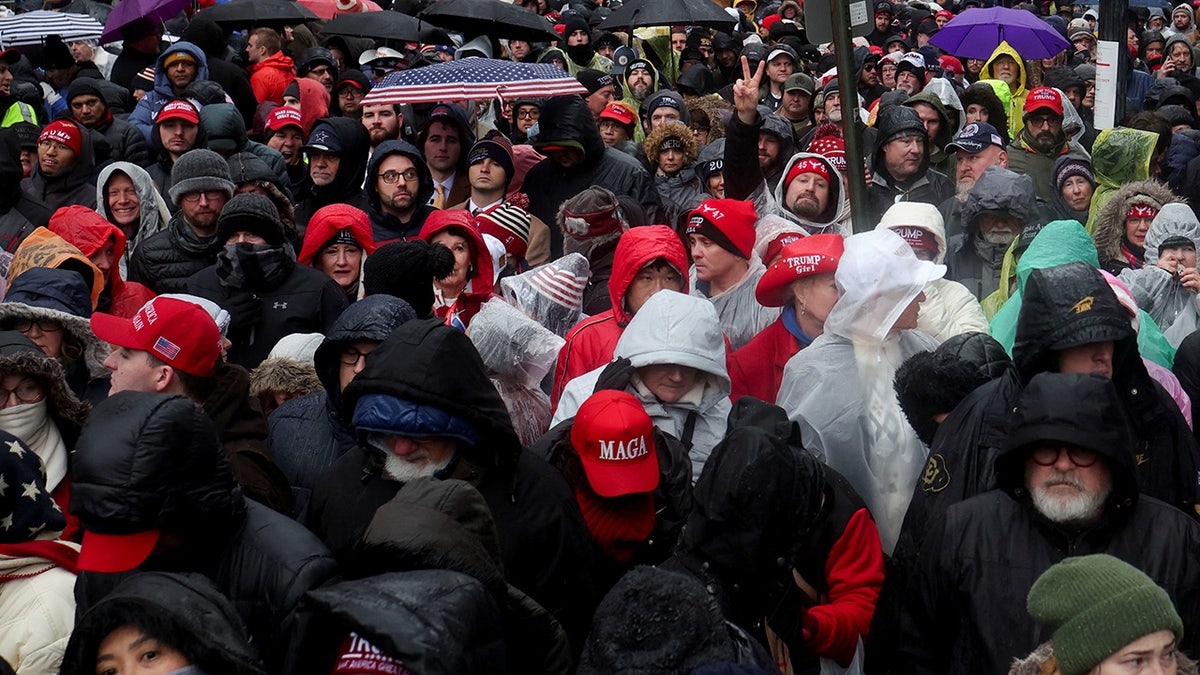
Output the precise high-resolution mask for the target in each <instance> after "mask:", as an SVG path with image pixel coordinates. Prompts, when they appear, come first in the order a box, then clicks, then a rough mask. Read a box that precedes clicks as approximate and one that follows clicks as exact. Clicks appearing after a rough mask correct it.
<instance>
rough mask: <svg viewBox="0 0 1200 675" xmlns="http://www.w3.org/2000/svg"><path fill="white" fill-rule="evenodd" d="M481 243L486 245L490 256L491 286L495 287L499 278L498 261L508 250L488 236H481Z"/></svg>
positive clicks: (502, 243)
mask: <svg viewBox="0 0 1200 675" xmlns="http://www.w3.org/2000/svg"><path fill="white" fill-rule="evenodd" d="M483 243H485V244H487V248H488V255H490V256H492V285H493V286H495V285H496V281H497V280H498V279H499V278H500V259H501V258H503V257H504V256H505V255H506V254H507V253H508V249H506V248H504V242H502V241H500V240H499V239H497V238H495V237H493V236H492V235H490V234H485V235H483Z"/></svg>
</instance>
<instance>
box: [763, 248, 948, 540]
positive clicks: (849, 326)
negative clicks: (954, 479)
mask: <svg viewBox="0 0 1200 675" xmlns="http://www.w3.org/2000/svg"><path fill="white" fill-rule="evenodd" d="M945 273H946V268H945V266H943V265H937V264H934V263H931V262H925V261H920V260H917V258H916V256H914V255H913V253H912V249H911V248H909V246H908V244H907V243H905V241H904V240H903V239H902V238H900V236H898V235H897V234H895V233H894V232H892V231H890V230H876V231H874V232H867V233H864V234H856V235H854V236H852V237H850V238H849V239H847V240H846V251H845V253H844V254H843V255H842V259H841V262H840V263H839V264H838V269H837V273H836V274H835V279H836V281H837V285H838V289H839V290H840V291H841V299H839V300H838V302H837V304H836V305H834V307H833V310H832V311H830V313H829V318H827V319H826V320H825V332H824V333H823V334H822V335H821V336H820V337H818V338H817V339H816V340H814V341H813V343H812V344H811V345H809V346H808V347H807V348H805V349H802V350H800V351H799V352H798V353H797V354H796V355H795V356H793V357H792V358H791V360H790V361H788V364H787V366H786V367H785V368H784V371H783V382H782V384H781V386H780V389H779V399H778V403H779V406H780V407H782V408H783V409H784V410H785V411H787V413H788V416H789V417H791V418H792V419H793V420H796V421H797V422H799V424H800V427H801V432H802V434H803V438H804V444H805V447H807V448H808V449H809V450H811V451H812V452H813V453H815V454H816V455H817V456H818V457H819V458H821V459H822V460H823V461H824V462H825V463H826V464H828V465H829V466H831V467H833V468H834V469H836V470H837V471H839V472H840V473H841V474H842V475H844V476H845V477H846V479H847V480H849V481H850V484H851V485H853V486H854V489H855V490H857V491H858V493H859V495H860V496H862V498H863V500H864V501H865V502H866V503H867V507H868V508H869V509H870V511H871V515H873V516H874V517H875V521H876V523H877V524H878V525H879V534H880V537H881V539H882V543H883V549H884V552H886V553H888V554H889V555H890V554H891V552H892V549H893V547H894V546H895V545H896V538H897V537H898V536H899V534H900V525H901V523H903V521H904V512H905V511H906V510H908V503H909V501H910V500H911V499H912V493H913V488H914V486H915V485H916V482H917V476H918V475H919V473H920V471H921V467H922V466H923V465H924V463H925V455H926V452H927V450H926V448H925V446H924V444H922V443H921V441H920V439H918V438H917V434H916V432H915V431H913V429H912V427H911V426H909V424H908V421H907V420H906V419H905V417H904V413H903V412H901V410H900V405H899V403H897V402H896V393H895V390H894V389H893V387H892V382H893V380H894V379H895V375H896V369H897V368H899V367H900V364H902V363H904V361H905V360H906V359H908V357H910V356H912V355H913V354H915V353H917V352H920V351H925V350H933V349H935V348H936V347H937V342H935V341H934V340H933V339H932V338H930V337H929V336H928V335H926V334H925V333H921V332H919V331H915V330H903V331H897V332H893V331H892V326H893V324H895V323H896V320H897V319H899V318H900V315H901V314H902V313H903V312H904V310H905V309H906V308H907V307H908V305H909V304H910V303H911V302H912V301H913V300H914V299H916V298H917V297H918V295H919V294H920V293H921V290H922V289H923V288H925V285H926V284H928V283H929V282H930V281H932V280H934V279H939V278H941V277H942V276H943V275H944V274H945Z"/></svg>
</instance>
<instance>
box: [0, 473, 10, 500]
mask: <svg viewBox="0 0 1200 675" xmlns="http://www.w3.org/2000/svg"><path fill="white" fill-rule="evenodd" d="M7 490H8V481H6V480H4V476H0V497H3V496H4V493H5V492H6V491H7Z"/></svg>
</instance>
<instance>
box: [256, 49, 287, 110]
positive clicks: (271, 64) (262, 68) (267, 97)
mask: <svg viewBox="0 0 1200 675" xmlns="http://www.w3.org/2000/svg"><path fill="white" fill-rule="evenodd" d="M294 79H296V64H295V63H294V62H293V61H292V57H290V56H288V55H287V54H284V53H283V52H281V51H280V52H275V53H274V54H272V55H270V56H268V57H267V58H265V59H263V60H262V61H259V62H258V63H255V64H253V65H251V66H250V88H251V89H253V90H254V98H257V99H258V102H259V103H266V102H267V101H273V102H275V103H278V104H280V105H282V104H283V90H284V89H287V86H288V85H289V84H291V83H292V80H294Z"/></svg>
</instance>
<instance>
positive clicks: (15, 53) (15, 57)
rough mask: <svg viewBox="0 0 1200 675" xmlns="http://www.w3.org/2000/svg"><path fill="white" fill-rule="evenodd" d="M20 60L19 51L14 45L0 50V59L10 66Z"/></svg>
mask: <svg viewBox="0 0 1200 675" xmlns="http://www.w3.org/2000/svg"><path fill="white" fill-rule="evenodd" d="M20 60H21V52H20V51H19V50H18V49H17V48H16V47H9V48H8V49H5V50H4V51H3V52H0V61H4V62H5V63H7V64H8V65H10V66H11V65H13V64H14V63H16V62H17V61H20Z"/></svg>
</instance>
